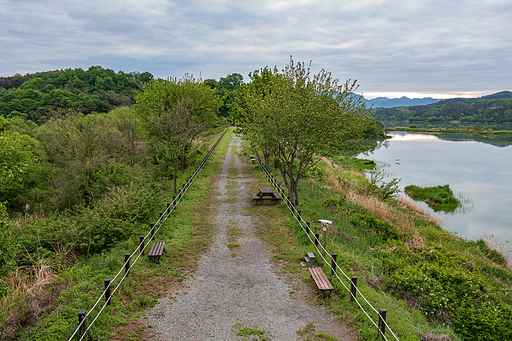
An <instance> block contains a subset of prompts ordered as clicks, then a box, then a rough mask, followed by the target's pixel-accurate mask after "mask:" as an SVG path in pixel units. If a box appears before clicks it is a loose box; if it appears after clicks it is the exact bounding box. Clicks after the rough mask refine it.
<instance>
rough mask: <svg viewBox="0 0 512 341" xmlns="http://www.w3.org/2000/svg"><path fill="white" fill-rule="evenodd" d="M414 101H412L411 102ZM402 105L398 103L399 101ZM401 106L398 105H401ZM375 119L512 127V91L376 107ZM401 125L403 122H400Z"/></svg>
mask: <svg viewBox="0 0 512 341" xmlns="http://www.w3.org/2000/svg"><path fill="white" fill-rule="evenodd" d="M411 101H412V100H411ZM395 103H398V102H395ZM397 106H398V105H397ZM373 109H374V110H373V117H374V118H375V119H376V120H377V121H380V122H383V123H384V124H385V125H387V126H394V125H395V124H404V122H405V123H407V124H429V125H434V124H436V125H439V124H447V123H450V122H451V123H450V124H460V123H461V122H462V124H465V125H473V124H475V123H481V124H485V125H504V126H505V125H506V126H507V129H510V126H512V92H510V91H501V92H498V93H495V94H492V95H487V96H482V97H477V98H450V99H444V100H437V101H436V102H434V103H431V104H423V105H413V104H410V105H408V106H407V105H403V106H402V107H400V108H397V107H395V106H392V107H388V108H386V107H383V106H378V105H376V104H375V105H374V106H373ZM397 122H400V123H397Z"/></svg>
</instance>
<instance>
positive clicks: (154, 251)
mask: <svg viewBox="0 0 512 341" xmlns="http://www.w3.org/2000/svg"><path fill="white" fill-rule="evenodd" d="M164 246H165V242H154V243H153V245H152V246H151V250H150V251H149V254H148V257H149V259H150V260H152V259H154V260H156V262H157V263H160V257H161V256H162V254H163V252H164Z"/></svg>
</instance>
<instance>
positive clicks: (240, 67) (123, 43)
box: [0, 0, 512, 92]
mask: <svg viewBox="0 0 512 341" xmlns="http://www.w3.org/2000/svg"><path fill="white" fill-rule="evenodd" d="M0 6H1V8H2V12H1V13H0V22H1V23H2V24H1V26H0V51H1V54H0V75H3V76H8V75H12V74H14V73H18V72H19V73H22V74H24V73H27V72H36V71H43V70H51V69H61V68H68V67H71V68H74V67H83V68H88V67H89V66H91V65H101V66H103V67H108V68H112V69H114V70H123V71H135V70H138V71H150V72H152V73H153V74H154V75H155V76H157V77H167V76H178V77H180V76H183V75H184V74H185V73H192V74H194V75H196V76H198V75H199V72H201V74H202V77H203V78H216V79H218V78H219V77H223V76H225V75H227V74H228V73H232V72H237V73H241V74H243V75H244V76H247V74H248V73H249V72H251V71H253V70H255V69H259V68H261V67H264V66H266V65H269V66H274V65H277V66H278V67H279V68H282V67H283V66H284V65H285V64H286V63H287V62H288V58H289V57H288V56H289V55H293V57H294V60H296V61H305V62H309V61H310V60H313V71H318V70H319V69H320V68H325V69H326V70H329V71H331V72H332V73H333V75H334V76H336V77H339V78H341V79H348V78H352V79H358V81H359V84H360V85H361V87H360V89H361V90H363V91H365V92H374V91H397V92H406V91H409V92H469V91H483V92H493V91H499V90H511V85H512V84H511V81H510V79H511V76H512V66H511V65H512V63H511V62H512V47H511V46H512V45H511V42H512V31H511V30H510V29H509V26H510V24H509V23H510V22H511V19H512V5H510V3H509V1H499V0H496V1H492V0H489V1H481V0H480V1H471V0H468V1H451V2H446V1H444V0H443V1H438V0H431V1H428V0H421V1H420V0H417V1H411V0H407V1H396V0H395V1H391V0H381V1H369V0H360V1H357V2H353V1H350V2H349V1H345V0H344V1H332V0H327V1H314V0H302V1H301V0H299V1H247V0H240V1H230V0H209V1H205V0H193V1H165V0H148V1H145V2H140V1H133V0H125V1H120V0H116V1H113V0H106V1H98V0H90V1H82V0H75V1H73V0H67V1H62V0H49V1H45V2H41V1H34V0H25V1H23V0H21V1H20V0H15V1H14V0H0Z"/></svg>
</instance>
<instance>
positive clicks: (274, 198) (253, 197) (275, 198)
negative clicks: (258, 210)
mask: <svg viewBox="0 0 512 341" xmlns="http://www.w3.org/2000/svg"><path fill="white" fill-rule="evenodd" d="M251 198H252V200H272V201H275V200H281V199H282V198H281V196H280V195H279V194H277V193H275V195H274V196H272V197H270V196H264V197H259V196H258V194H254V193H251Z"/></svg>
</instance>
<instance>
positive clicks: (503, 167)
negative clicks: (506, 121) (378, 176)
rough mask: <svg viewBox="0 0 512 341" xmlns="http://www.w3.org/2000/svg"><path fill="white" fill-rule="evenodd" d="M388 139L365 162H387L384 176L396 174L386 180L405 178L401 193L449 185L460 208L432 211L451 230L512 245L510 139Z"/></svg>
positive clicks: (397, 135)
mask: <svg viewBox="0 0 512 341" xmlns="http://www.w3.org/2000/svg"><path fill="white" fill-rule="evenodd" d="M388 134H389V135H392V138H391V139H388V140H386V141H385V142H384V143H380V144H378V145H377V149H376V150H375V151H373V152H372V153H370V154H369V155H367V156H366V157H365V156H362V155H361V157H365V158H370V159H373V160H374V161H376V162H377V163H379V162H384V163H386V164H387V165H388V167H385V170H386V173H389V174H393V175H392V176H391V177H388V179H391V178H393V177H398V178H401V179H402V180H401V181H400V183H399V187H400V188H401V189H402V190H403V188H404V187H405V186H408V185H417V186H421V187H431V186H438V185H442V186H443V185H446V184H448V185H450V188H451V189H452V190H453V191H454V193H456V195H457V197H458V198H459V200H460V199H462V202H463V205H462V207H460V208H459V209H457V210H456V211H455V212H453V213H449V214H445V213H441V212H437V213H435V212H433V211H432V210H431V209H429V210H430V211H431V213H432V214H433V215H435V216H437V217H439V218H440V219H441V220H443V227H444V228H446V229H447V230H449V231H451V232H458V235H459V236H461V237H465V238H468V239H479V238H484V236H485V235H493V236H494V238H496V239H497V240H498V241H499V242H501V243H506V242H507V241H509V240H512V224H511V223H510V219H509V216H510V208H511V207H512V195H511V194H510V193H512V181H510V176H511V171H510V170H511V169H512V147H510V145H511V144H512V139H510V138H509V141H508V142H507V141H506V139H504V140H503V141H505V142H506V144H505V142H504V143H503V144H499V143H497V142H496V141H497V140H496V139H495V140H494V141H493V143H489V142H488V141H485V140H479V139H481V138H482V137H481V136H480V137H478V138H473V137H472V136H470V135H459V134H455V135H456V136H453V135H454V134H452V135H446V134H407V133H403V132H400V133H396V132H395V133H388ZM498 146H499V147H501V148H497V147H498ZM422 206H425V207H426V208H427V207H428V206H427V205H426V204H423V203H422ZM507 245H508V244H507Z"/></svg>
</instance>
